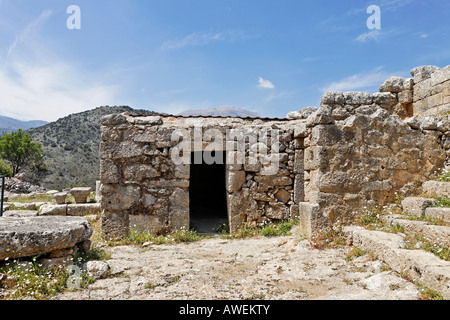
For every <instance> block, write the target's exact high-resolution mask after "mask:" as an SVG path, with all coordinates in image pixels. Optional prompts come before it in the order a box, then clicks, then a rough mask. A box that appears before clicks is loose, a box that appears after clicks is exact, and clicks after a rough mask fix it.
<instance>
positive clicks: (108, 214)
mask: <svg viewBox="0 0 450 320" xmlns="http://www.w3.org/2000/svg"><path fill="white" fill-rule="evenodd" d="M305 130H306V126H305V120H294V121H283V120H280V121H275V120H270V121H268V120H262V119H254V120H253V119H238V118H177V117H159V116H146V117H136V116H131V115H128V114H119V115H111V116H106V117H104V118H102V127H101V134H102V142H101V145H100V158H101V184H102V187H101V198H102V208H103V210H104V212H103V216H102V232H103V236H104V237H105V238H108V239H114V238H121V237H124V236H126V235H127V234H128V233H129V230H130V227H131V228H137V229H141V230H147V231H150V232H152V233H155V234H164V233H169V232H172V231H175V230H178V229H180V228H183V227H184V228H189V178H190V165H189V164H183V163H177V162H174V159H173V157H172V156H173V154H174V153H177V152H179V151H180V150H179V149H183V148H184V149H186V150H187V149H189V150H187V152H188V153H189V154H188V157H189V159H190V152H196V151H211V150H216V151H226V186H224V188H225V189H226V195H227V203H228V205H227V206H228V218H229V223H230V229H231V231H234V230H236V229H237V228H239V227H240V226H242V225H246V226H256V225H262V224H264V223H266V222H271V221H274V220H283V219H288V218H289V217H290V216H291V211H293V212H292V214H295V213H296V212H295V210H296V209H297V207H296V206H295V204H296V203H300V202H303V201H304V182H303V176H304V170H303V139H304V135H305V132H304V131H305ZM230 132H232V133H233V134H234V138H233V137H232V138H231V144H230V145H227V144H226V142H227V141H230V139H228V138H227V134H228V135H229V134H230ZM212 136H215V138H211V137H212ZM198 137H200V140H198ZM217 137H219V138H223V139H219V140H221V141H222V142H219V143H217V142H218V141H215V139H218V138H217ZM242 137H243V138H244V143H243V144H242V146H243V149H242V150H241V149H237V148H235V147H236V146H235V144H237V143H238V142H237V140H239V139H240V138H242ZM233 139H234V140H236V141H233ZM183 141H190V142H189V147H186V145H182V144H180V143H181V142H183ZM199 141H200V142H199ZM240 141H241V140H240ZM239 143H240V142H239ZM237 150H239V151H237ZM239 155H241V156H244V160H243V161H233V160H232V159H236V158H239ZM250 155H252V156H253V157H250ZM255 155H256V158H255V157H254V156H255ZM253 160H256V161H253ZM272 165H275V166H276V168H275V171H273V170H272V169H273V168H272ZM271 170H272V171H271ZM211 183H214V182H213V181H211Z"/></svg>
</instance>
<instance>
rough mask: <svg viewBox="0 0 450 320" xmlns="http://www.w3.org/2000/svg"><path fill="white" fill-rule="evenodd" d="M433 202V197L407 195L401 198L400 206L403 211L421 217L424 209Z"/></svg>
mask: <svg viewBox="0 0 450 320" xmlns="http://www.w3.org/2000/svg"><path fill="white" fill-rule="evenodd" d="M433 204H434V199H431V198H424V197H407V198H405V199H403V200H402V203H401V205H402V208H403V211H404V212H405V213H408V214H411V215H414V216H416V217H421V216H423V215H424V214H425V210H426V209H427V208H428V207H430V206H432V205H433Z"/></svg>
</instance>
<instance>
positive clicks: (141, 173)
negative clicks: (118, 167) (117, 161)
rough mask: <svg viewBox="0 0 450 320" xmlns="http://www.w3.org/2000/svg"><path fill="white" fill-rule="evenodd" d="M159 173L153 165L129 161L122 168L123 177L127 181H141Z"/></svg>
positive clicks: (154, 176) (157, 175)
mask: <svg viewBox="0 0 450 320" xmlns="http://www.w3.org/2000/svg"><path fill="white" fill-rule="evenodd" d="M160 175H161V173H160V172H158V170H156V169H155V168H154V167H153V166H151V165H148V164H141V163H129V164H127V165H125V167H124V168H123V177H124V179H125V181H127V182H135V183H136V182H137V183H139V182H142V181H143V180H145V179H153V178H156V177H159V176H160Z"/></svg>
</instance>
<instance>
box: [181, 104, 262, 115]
mask: <svg viewBox="0 0 450 320" xmlns="http://www.w3.org/2000/svg"><path fill="white" fill-rule="evenodd" d="M179 115H180V116H222V117H259V115H258V114H257V113H255V112H251V111H248V110H244V109H240V108H236V107H233V106H222V107H219V108H211V109H203V110H187V111H183V112H181V113H180V114H179Z"/></svg>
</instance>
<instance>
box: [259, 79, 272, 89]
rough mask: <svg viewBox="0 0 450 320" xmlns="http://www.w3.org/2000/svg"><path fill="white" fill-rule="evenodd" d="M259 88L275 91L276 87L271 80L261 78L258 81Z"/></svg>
mask: <svg viewBox="0 0 450 320" xmlns="http://www.w3.org/2000/svg"><path fill="white" fill-rule="evenodd" d="M258 87H260V88H264V89H275V86H274V85H273V83H272V82H270V81H269V80H266V79H263V78H262V77H259V79H258Z"/></svg>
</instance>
